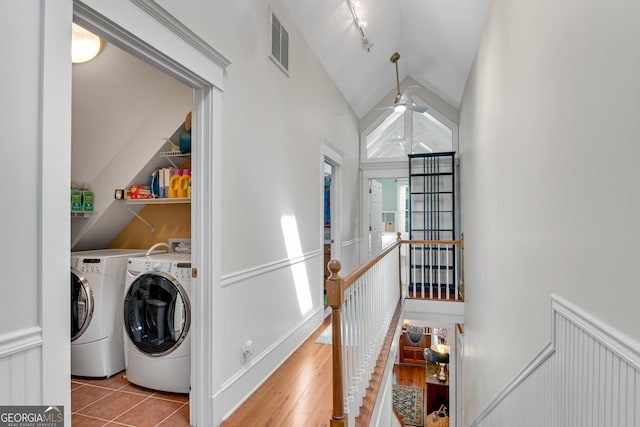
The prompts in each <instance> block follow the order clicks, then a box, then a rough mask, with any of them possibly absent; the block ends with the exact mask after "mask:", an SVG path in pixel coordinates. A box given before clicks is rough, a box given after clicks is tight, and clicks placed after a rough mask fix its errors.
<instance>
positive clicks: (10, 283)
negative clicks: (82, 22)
mask: <svg viewBox="0 0 640 427" xmlns="http://www.w3.org/2000/svg"><path fill="white" fill-rule="evenodd" d="M71 12H72V11H71V3H70V2H57V3H56V5H55V6H54V5H53V4H51V3H45V2H43V1H40V2H38V1H32V2H17V3H3V5H2V13H1V14H0V16H1V17H0V24H1V25H0V28H2V29H1V30H0V40H1V41H0V52H2V55H3V58H4V63H3V64H4V66H3V74H2V79H0V91H1V92H2V94H3V95H2V96H3V102H2V105H1V106H0V110H1V114H0V123H1V124H0V126H1V128H2V130H3V137H4V138H5V143H3V148H4V149H5V150H6V151H5V156H6V159H8V160H9V161H7V162H5V165H4V172H5V174H6V175H5V176H6V189H7V191H6V192H5V193H6V201H7V205H6V206H5V209H3V213H2V221H1V224H2V225H1V227H2V235H3V236H5V246H6V247H5V250H4V251H3V259H2V271H3V280H2V284H1V285H0V289H1V290H2V293H3V295H4V296H5V297H4V298H2V303H0V313H1V314H0V320H1V322H0V323H1V325H2V326H0V403H1V404H3V405H5V404H7V405H8V404H14V405H19V404H49V405H64V406H65V415H66V416H68V415H69V411H70V405H69V403H70V402H69V400H70V399H69V397H70V390H69V388H70V385H69V368H68V366H69V363H70V362H69V346H68V345H62V346H61V345H60V344H59V343H68V342H69V326H68V325H69V323H68V322H69V317H68V314H67V315H66V316H61V315H60V314H61V313H69V297H68V293H66V294H65V292H64V291H61V290H62V289H65V290H68V288H69V264H68V262H69V261H68V260H69V256H68V253H69V243H68V237H69V210H68V209H69V207H68V204H67V203H64V202H61V203H51V201H52V200H53V201H57V200H60V201H68V200H69V187H68V184H66V185H65V182H66V183H68V182H69V168H70V162H69V158H68V153H69V148H70V127H71V114H70V112H71V102H70V101H71V99H70V94H71V81H70V79H65V78H58V79H56V78H55V77H56V76H59V75H60V74H64V72H65V71H70V68H71V65H70V56H71V55H70V50H69V45H70V40H71V28H70V22H71ZM65 16H67V17H68V20H66V21H65V18H64V17H65ZM23 32H24V34H23ZM17 34H20V36H19V37H18V36H16V35H17ZM18 39H19V40H20V43H16V40H18ZM45 70H46V72H45ZM60 100H66V102H63V103H62V104H60V103H59V101H60ZM52 111H53V112H55V113H54V114H50V113H51V112H52ZM44 158H48V159H50V160H51V162H50V163H49V164H43V163H42V160H43V159H44ZM65 208H66V209H65ZM43 230H46V231H47V233H46V234H45V233H43V232H42V231H43ZM46 307H52V308H53V309H51V310H47V309H46Z"/></svg>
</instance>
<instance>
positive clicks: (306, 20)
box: [283, 0, 489, 117]
mask: <svg viewBox="0 0 640 427" xmlns="http://www.w3.org/2000/svg"><path fill="white" fill-rule="evenodd" d="M283 2H284V4H285V7H286V9H287V12H288V14H289V15H290V16H291V17H292V18H293V20H294V21H295V23H296V25H297V26H298V27H299V29H300V30H301V31H302V33H303V35H304V37H305V39H306V40H307V42H308V43H309V44H310V45H311V48H312V49H313V50H314V51H315V53H316V55H317V56H318V57H319V58H320V61H321V62H322V64H323V65H324V67H325V68H326V70H327V71H328V72H329V74H330V75H331V76H332V78H333V80H334V81H335V82H336V85H337V86H338V88H339V89H340V90H341V91H342V93H343V94H344V96H345V98H346V99H347V101H348V102H349V103H350V105H351V107H352V108H353V110H354V112H355V113H356V114H357V115H358V117H363V116H364V115H365V114H366V113H368V112H369V111H370V110H371V109H372V108H373V107H374V106H375V105H376V104H377V103H378V102H379V101H380V100H381V99H382V97H383V96H384V95H386V94H387V93H388V92H389V91H391V90H394V89H395V67H394V65H393V63H391V61H390V57H391V55H392V54H393V53H394V52H399V53H400V61H399V62H398V67H399V74H400V81H402V80H404V79H405V78H406V77H411V78H413V79H414V80H415V81H416V82H418V83H419V84H420V85H422V86H424V87H425V88H427V89H429V90H431V91H432V92H434V93H436V94H437V95H439V96H440V97H441V98H442V99H444V100H445V101H447V102H448V103H449V104H451V105H452V106H453V107H455V108H458V107H459V105H460V101H461V98H462V93H463V90H464V85H465V83H466V80H467V76H468V74H469V69H470V67H471V63H472V62H473V58H474V55H475V52H476V48H477V46H478V41H479V37H480V33H481V31H482V27H483V24H484V18H485V15H486V12H487V9H488V7H489V0H359V6H358V7H356V8H355V10H356V12H357V15H358V18H360V20H363V21H366V22H367V26H366V27H365V28H364V29H363V31H364V34H365V36H366V38H367V40H368V41H369V42H370V43H372V44H373V46H372V47H371V48H370V49H369V50H367V49H365V48H364V46H363V42H362V38H361V34H360V31H359V28H358V26H357V25H356V24H355V22H354V19H353V16H352V13H351V10H350V4H354V3H358V2H356V1H355V0H351V1H350V0H322V1H318V0H283ZM292 42H294V41H292ZM389 103H390V104H391V103H393V99H390V100H389Z"/></svg>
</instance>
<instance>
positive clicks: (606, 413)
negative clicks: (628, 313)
mask: <svg viewBox="0 0 640 427" xmlns="http://www.w3.org/2000/svg"><path fill="white" fill-rule="evenodd" d="M552 307H553V314H552V316H553V322H552V323H553V331H552V341H551V343H550V344H549V345H548V346H547V347H546V348H545V349H544V350H543V351H542V352H541V353H540V354H539V355H538V356H537V357H536V358H535V359H534V360H533V361H532V362H531V363H530V364H529V365H528V366H527V367H526V368H525V369H524V370H523V371H522V372H521V373H520V374H519V375H518V376H517V377H516V379H515V380H514V381H513V382H512V383H511V384H510V385H509V386H508V387H507V388H506V389H505V390H504V391H503V392H502V393H501V394H500V395H499V396H498V397H497V398H496V400H495V401H494V402H493V403H492V404H491V405H490V406H489V407H488V408H487V409H486V410H485V411H484V412H483V413H482V414H481V415H480V416H479V417H478V419H477V420H476V421H475V422H474V423H473V424H471V425H472V426H474V427H489V426H491V427H502V426H504V427H512V426H523V427H527V426H531V427H538V426H551V427H565V426H576V427H578V426H579V427H601V426H607V427H637V426H640V346H639V345H638V343H637V342H635V341H633V340H631V339H630V338H629V337H626V336H624V335H622V334H621V333H619V332H618V331H616V330H614V329H613V328H611V327H610V326H608V325H606V324H604V323H602V322H600V321H599V320H598V319H595V318H594V317H593V316H591V315H589V314H588V313H585V312H584V311H582V310H581V309H579V308H577V307H575V306H573V305H572V304H571V303H569V302H567V301H566V300H564V299H562V298H560V297H557V296H552Z"/></svg>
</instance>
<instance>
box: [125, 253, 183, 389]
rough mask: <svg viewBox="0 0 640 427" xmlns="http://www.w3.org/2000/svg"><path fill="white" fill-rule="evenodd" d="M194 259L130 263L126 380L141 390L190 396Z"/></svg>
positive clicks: (162, 257)
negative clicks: (191, 301)
mask: <svg viewBox="0 0 640 427" xmlns="http://www.w3.org/2000/svg"><path fill="white" fill-rule="evenodd" d="M190 294H191V254H183V253H177V252H170V253H166V254H159V255H150V256H145V257H142V258H131V259H129V261H128V266H127V274H126V279H125V291H124V295H125V297H124V306H123V314H124V321H123V323H124V331H125V332H124V341H125V361H126V362H125V363H126V369H127V379H128V380H129V381H130V382H132V383H134V384H137V385H139V386H143V387H148V388H151V389H154V390H162V391H168V392H173V393H189V390H190V385H191V338H190V333H189V330H190V326H191V304H190Z"/></svg>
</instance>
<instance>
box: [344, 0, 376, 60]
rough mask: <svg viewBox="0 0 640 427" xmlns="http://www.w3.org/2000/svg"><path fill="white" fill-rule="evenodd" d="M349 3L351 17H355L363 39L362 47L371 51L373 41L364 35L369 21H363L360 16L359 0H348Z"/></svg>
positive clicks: (354, 20) (354, 19)
mask: <svg viewBox="0 0 640 427" xmlns="http://www.w3.org/2000/svg"><path fill="white" fill-rule="evenodd" d="M346 1H347V5H348V6H349V10H350V11H351V17H352V18H353V22H354V23H355V24H356V27H357V28H358V32H359V33H360V39H362V47H363V48H365V49H366V50H367V52H371V48H372V47H373V43H371V42H370V41H369V39H368V38H367V36H365V35H364V28H365V27H366V26H367V21H363V20H362V19H360V18H359V17H358V12H357V11H356V9H358V8H359V7H360V2H359V1H357V0H346Z"/></svg>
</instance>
